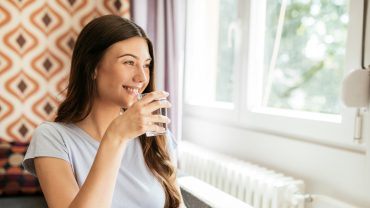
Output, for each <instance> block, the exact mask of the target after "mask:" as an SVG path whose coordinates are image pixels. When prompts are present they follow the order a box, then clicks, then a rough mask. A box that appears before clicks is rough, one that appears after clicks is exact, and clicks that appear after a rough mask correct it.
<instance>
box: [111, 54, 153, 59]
mask: <svg viewBox="0 0 370 208" xmlns="http://www.w3.org/2000/svg"><path fill="white" fill-rule="evenodd" d="M124 56H131V57H133V58H135V59H139V58H138V57H137V56H135V55H134V54H131V53H125V54H122V55H120V56H118V57H117V58H122V57H124ZM151 60H152V59H151V58H147V59H146V61H151Z"/></svg>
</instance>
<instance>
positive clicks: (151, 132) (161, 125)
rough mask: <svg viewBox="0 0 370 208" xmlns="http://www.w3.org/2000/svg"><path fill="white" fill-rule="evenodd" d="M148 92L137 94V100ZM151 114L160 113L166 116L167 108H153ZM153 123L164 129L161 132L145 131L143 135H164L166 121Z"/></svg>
mask: <svg viewBox="0 0 370 208" xmlns="http://www.w3.org/2000/svg"><path fill="white" fill-rule="evenodd" d="M147 94H148V93H143V94H138V97H137V98H138V100H141V99H142V98H143V97H144V96H145V95H147ZM165 100H166V99H165V98H164V99H160V100H159V101H165ZM152 114H153V115H162V116H167V108H159V109H158V110H155V111H153V112H152ZM155 125H157V126H160V127H163V128H164V129H165V130H166V131H165V132H163V133H158V132H155V131H147V132H146V133H145V135H146V136H147V137H152V136H157V135H164V134H166V132H167V128H168V127H167V124H166V123H155Z"/></svg>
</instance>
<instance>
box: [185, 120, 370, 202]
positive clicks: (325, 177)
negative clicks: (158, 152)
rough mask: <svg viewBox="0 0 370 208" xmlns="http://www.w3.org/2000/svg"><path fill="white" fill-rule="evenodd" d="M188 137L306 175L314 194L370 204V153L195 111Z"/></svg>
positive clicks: (188, 125)
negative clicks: (263, 130)
mask: <svg viewBox="0 0 370 208" xmlns="http://www.w3.org/2000/svg"><path fill="white" fill-rule="evenodd" d="M266 125H268V124H266ZM366 125H367V126H369V127H370V125H369V124H368V123H365V126H366ZM369 130H370V128H367V129H365V134H366V132H369ZM368 135H369V134H368V133H367V134H366V135H365V136H366V138H365V139H366V140H367V141H369V140H368V137H369V136H368ZM182 139H183V140H187V141H191V142H193V143H197V144H199V145H201V146H203V147H207V148H209V149H212V150H215V151H218V152H222V153H226V154H229V155H233V156H235V157H238V158H241V159H244V160H247V161H250V162H254V163H258V164H260V165H263V166H265V167H268V168H271V169H274V170H277V171H279V172H282V173H284V174H286V175H290V176H293V177H295V178H298V179H303V180H304V181H305V182H306V190H307V192H308V193H311V194H313V193H314V194H324V195H327V196H331V197H333V198H336V199H339V200H342V201H344V202H348V203H351V204H354V205H357V206H360V207H370V183H369V178H370V176H369V175H370V171H369V168H368V167H369V165H368V164H369V156H368V155H367V154H366V152H369V151H361V150H356V149H350V148H349V149H347V148H339V147H333V146H327V145H324V144H319V143H312V142H308V141H303V140H298V139H294V138H285V137H281V136H275V135H271V134H264V133H260V132H253V131H249V130H247V129H244V128H242V127H237V126H231V125H228V124H220V123H217V122H214V121H212V120H205V119H202V118H194V117H192V116H189V115H185V116H184V118H183V137H182ZM368 149H369V148H368Z"/></svg>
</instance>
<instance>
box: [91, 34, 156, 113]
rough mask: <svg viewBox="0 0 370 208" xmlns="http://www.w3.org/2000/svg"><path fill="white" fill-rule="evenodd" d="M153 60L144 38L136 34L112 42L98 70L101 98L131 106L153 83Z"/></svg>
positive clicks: (125, 106)
mask: <svg viewBox="0 0 370 208" xmlns="http://www.w3.org/2000/svg"><path fill="white" fill-rule="evenodd" d="M151 60H152V58H151V57H150V54H149V49H148V44H147V42H146V40H145V39H144V38H141V37H133V38H129V39H126V40H123V41H120V42H117V43H115V44H113V45H112V46H110V47H109V48H108V49H107V51H106V52H105V54H104V56H103V58H102V60H101V61H100V63H99V64H98V66H97V70H96V74H95V78H96V81H97V88H98V89H97V91H98V95H97V97H98V99H100V100H101V101H103V102H109V103H112V104H115V105H117V106H120V107H124V108H128V107H130V106H131V105H132V104H133V103H134V102H135V101H136V100H137V95H138V93H141V92H143V91H144V89H145V88H146V86H147V85H148V83H149V79H150V77H149V70H150V69H149V65H150V62H151Z"/></svg>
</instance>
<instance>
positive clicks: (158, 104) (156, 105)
mask: <svg viewBox="0 0 370 208" xmlns="http://www.w3.org/2000/svg"><path fill="white" fill-rule="evenodd" d="M170 107H171V103H170V102H169V101H168V100H156V101H153V102H151V103H149V104H147V105H146V106H145V112H146V113H152V112H153V111H155V110H159V109H160V108H170Z"/></svg>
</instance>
